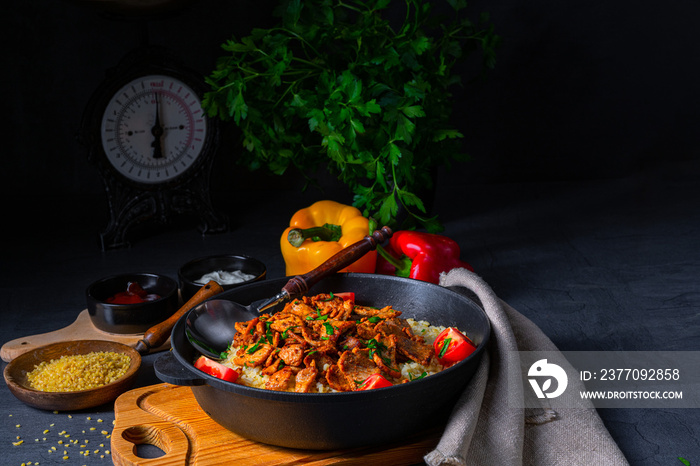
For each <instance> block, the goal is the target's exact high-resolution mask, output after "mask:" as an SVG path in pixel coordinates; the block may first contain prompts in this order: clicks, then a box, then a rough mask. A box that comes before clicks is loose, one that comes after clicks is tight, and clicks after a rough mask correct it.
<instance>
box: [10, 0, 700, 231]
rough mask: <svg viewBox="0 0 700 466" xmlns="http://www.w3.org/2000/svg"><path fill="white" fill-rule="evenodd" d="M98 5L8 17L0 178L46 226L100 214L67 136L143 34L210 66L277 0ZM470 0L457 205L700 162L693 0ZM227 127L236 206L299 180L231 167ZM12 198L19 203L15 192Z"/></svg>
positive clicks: (458, 103)
mask: <svg viewBox="0 0 700 466" xmlns="http://www.w3.org/2000/svg"><path fill="white" fill-rule="evenodd" d="M92 3H100V2H80V1H77V0H76V1H57V0H53V1H49V0H33V1H21V0H12V1H11V2H10V3H9V12H10V13H9V14H6V15H5V16H4V17H5V19H4V20H3V24H4V26H3V29H4V34H5V37H6V39H5V40H4V41H3V42H4V46H3V48H4V53H3V63H4V66H3V68H4V69H5V73H4V78H3V79H4V80H5V81H6V84H5V86H3V87H4V90H5V93H4V94H5V95H4V98H3V100H4V108H5V111H6V116H5V117H6V118H8V119H9V121H8V122H7V123H6V124H4V125H3V132H4V133H5V134H4V135H3V139H4V145H3V147H4V151H3V155H2V158H1V160H2V170H0V173H1V174H2V178H1V179H0V185H2V189H3V191H4V192H5V195H4V196H3V199H5V202H9V204H8V207H9V208H10V209H14V208H17V209H19V210H18V212H24V211H25V210H26V209H27V208H28V207H31V212H33V213H36V214H39V215H37V216H35V218H37V219H38V221H40V222H43V221H44V220H43V219H46V218H47V217H46V216H47V215H55V214H56V212H57V209H56V205H55V204H56V203H60V205H59V206H64V205H65V206H66V208H67V209H70V210H71V211H72V212H73V213H75V212H85V213H89V214H90V215H91V216H92V217H93V218H95V217H96V216H102V220H103V221H105V222H106V220H107V214H106V209H107V207H106V199H105V196H104V193H103V188H102V184H101V181H100V179H99V177H98V174H97V171H96V169H95V168H94V167H93V166H92V165H91V164H90V163H89V162H88V160H87V151H86V148H85V147H84V146H82V145H81V144H80V143H79V142H78V140H77V139H76V134H77V132H78V130H79V128H80V123H81V118H82V115H83V111H84V109H85V106H86V105H87V103H88V101H89V99H90V96H91V94H92V93H93V92H94V90H95V89H96V88H97V87H98V85H99V84H100V83H101V81H102V80H103V79H104V77H105V75H106V72H107V70H109V69H110V68H112V67H114V66H115V65H116V64H117V63H118V62H119V60H120V59H121V58H122V57H123V56H124V55H126V54H127V53H128V52H129V51H131V50H133V49H134V48H136V47H138V46H139V45H140V44H141V43H142V40H143V31H144V30H147V31H148V40H149V42H150V43H151V44H156V45H163V46H166V47H167V48H168V49H170V50H172V51H173V52H175V53H176V54H177V55H178V56H179V57H181V59H182V60H183V61H184V63H186V64H187V65H188V66H190V67H192V68H193V69H195V70H196V71H198V72H201V73H202V74H203V75H204V74H208V73H209V72H210V71H211V70H212V69H213V66H214V61H215V59H216V57H217V56H218V55H219V53H220V49H219V46H220V44H221V43H222V42H224V41H225V40H227V39H228V38H230V37H231V35H232V34H234V33H235V34H237V35H238V36H239V37H240V36H243V35H245V34H246V33H247V32H248V31H249V30H250V28H251V27H254V26H265V25H266V24H268V23H269V22H270V21H271V20H272V17H271V10H272V8H273V6H274V5H275V2H274V1H270V0H257V1H247V0H240V1H216V0H200V1H195V2H193V3H192V4H190V5H186V6H185V7H184V8H183V9H181V10H178V11H175V12H173V13H166V14H164V15H160V16H158V17H156V18H152V19H150V20H148V21H144V20H143V19H141V20H134V19H133V18H132V19H124V18H123V17H118V16H115V15H107V14H104V13H103V12H100V11H97V10H95V9H93V8H91V7H90V6H88V4H92ZM104 3H108V2H104ZM6 5H7V4H6ZM470 7H471V8H472V9H473V10H474V11H488V12H490V14H491V17H492V21H493V23H494V24H495V27H496V30H497V33H498V34H499V35H500V36H502V38H503V42H502V46H501V48H500V50H499V52H498V57H497V65H496V68H495V70H493V71H492V72H490V73H489V75H488V77H487V79H486V80H484V81H478V80H477V81H475V82H469V83H467V85H465V86H464V87H463V88H461V89H455V111H454V116H453V117H454V123H455V125H456V126H457V127H458V129H460V130H461V131H462V132H463V133H464V135H465V149H466V151H467V152H468V153H469V154H470V155H471V156H472V161H470V162H466V163H461V164H457V165H456V167H455V169H454V170H451V171H450V172H449V173H446V172H440V174H439V183H440V184H441V185H451V186H464V189H465V191H463V192H464V195H465V198H468V199H469V200H468V201H466V202H465V204H464V209H465V210H464V212H465V213H467V212H469V210H470V209H471V208H478V206H477V205H476V204H478V199H475V198H473V196H470V195H469V194H470V193H471V192H472V188H471V187H473V186H474V185H479V184H483V183H507V182H514V181H558V182H561V181H564V182H565V181H568V180H578V179H588V178H610V177H623V176H627V175H629V174H632V173H635V172H636V171H639V170H641V169H645V168H649V167H650V166H652V167H653V166H654V165H655V164H662V163H665V162H667V161H671V160H683V159H689V158H698V156H699V155H700V132H699V131H697V126H698V124H700V121H699V120H700V118H699V116H698V112H697V110H698V106H699V104H700V95H699V93H700V91H698V85H697V83H698V81H697V79H698V74H697V71H698V69H700V66H698V65H700V54H699V53H698V45H699V44H700V40H698V38H697V36H696V33H695V31H696V29H695V27H696V24H695V21H696V19H697V18H698V16H699V14H700V3H698V2H695V1H691V0H678V1H674V2H666V3H664V4H663V5H662V4H660V3H658V2H651V1H648V0H645V1H642V2H639V1H637V2H632V1H617V2H609V1H593V2H591V1H582V0H572V1H567V2H551V1H542V0H539V1H532V0H527V1H526V0H501V1H492V2H487V1H483V0H479V1H474V2H471V3H470ZM6 11H7V10H6ZM144 24H147V26H146V29H144V27H143V26H144ZM471 72H473V70H471V69H465V74H468V73H471ZM229 129H231V128H229ZM233 134H234V131H233V130H231V131H228V132H226V133H225V135H224V136H225V137H224V139H223V141H222V146H221V150H220V151H219V156H218V159H217V162H216V166H215V167H214V176H213V186H212V189H213V191H214V200H215V202H216V203H218V205H219V206H220V208H221V209H224V210H227V211H228V213H233V214H234V215H235V209H236V202H235V201H234V202H232V201H231V200H232V199H235V198H237V196H238V195H239V194H240V193H241V192H245V191H249V190H259V189H264V190H269V189H278V188H287V187H289V186H292V187H294V186H295V182H296V181H295V180H294V179H293V177H292V176H286V177H283V178H279V177H266V176H263V175H261V174H254V175H251V174H250V173H248V172H247V170H245V169H243V168H240V167H237V166H236V165H235V163H234V161H235V157H236V153H237V151H238V146H237V145H236V141H235V139H234V136H233ZM17 193H21V196H22V198H23V199H24V200H23V201H22V202H21V203H18V202H17V201H11V199H15V197H14V196H13V195H14V194H17ZM341 200H344V199H341ZM348 200H349V198H348ZM59 210H60V209H59ZM452 213H454V212H449V214H448V215H450V214H452ZM461 213H462V211H460V212H459V213H458V214H461Z"/></svg>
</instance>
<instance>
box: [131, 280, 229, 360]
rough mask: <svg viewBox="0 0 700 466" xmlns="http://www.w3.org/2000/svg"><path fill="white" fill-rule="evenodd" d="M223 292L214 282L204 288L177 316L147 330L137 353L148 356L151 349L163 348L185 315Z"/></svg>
mask: <svg viewBox="0 0 700 466" xmlns="http://www.w3.org/2000/svg"><path fill="white" fill-rule="evenodd" d="M222 291H224V289H223V288H222V287H221V285H219V284H218V283H216V282H215V281H214V280H211V281H210V282H209V283H207V284H206V285H204V286H202V287H201V288H200V289H199V290H198V291H197V292H196V293H195V294H194V296H192V297H191V298H190V299H189V301H187V302H186V303H185V304H184V305H183V306H182V307H181V308H180V309H179V310H178V311H177V312H176V313H175V314H173V315H171V316H170V317H168V318H167V320H164V321H163V322H161V323H159V324H156V325H154V326H153V327H151V328H149V329H148V330H146V332H145V333H144V334H143V338H142V339H141V340H140V341H139V342H138V343H137V344H136V351H138V352H139V353H141V354H148V353H149V352H150V351H151V349H153V348H157V347H159V346H161V345H162V344H163V343H165V342H166V340H167V339H168V337H169V336H170V331H171V330H172V329H173V327H174V326H175V323H176V322H177V321H178V320H179V319H180V317H182V316H183V315H185V313H186V312H187V311H189V310H190V309H192V308H193V307H195V306H197V305H198V304H200V303H202V302H204V301H206V300H207V299H209V298H211V297H212V296H216V295H217V294H219V293H221V292H222Z"/></svg>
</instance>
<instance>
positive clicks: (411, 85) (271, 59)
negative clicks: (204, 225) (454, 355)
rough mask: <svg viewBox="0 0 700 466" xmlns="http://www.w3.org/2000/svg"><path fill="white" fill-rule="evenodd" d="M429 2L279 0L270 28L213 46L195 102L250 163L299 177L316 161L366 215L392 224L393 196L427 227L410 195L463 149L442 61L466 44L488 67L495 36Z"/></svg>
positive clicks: (457, 10)
mask: <svg viewBox="0 0 700 466" xmlns="http://www.w3.org/2000/svg"><path fill="white" fill-rule="evenodd" d="M432 3H433V2H431V1H429V0H426V1H421V0H404V1H402V2H392V1H391V0H367V1H359V0H358V1H353V0H339V1H337V0H303V1H301V0H282V1H280V4H279V6H278V8H277V9H276V12H275V15H276V16H278V17H279V18H280V22H279V24H278V25H277V26H275V27H272V28H269V29H254V30H252V32H251V34H250V35H249V36H247V37H243V38H241V39H240V40H239V39H236V38H233V39H231V40H229V41H227V42H226V43H224V44H223V45H222V48H223V50H224V51H225V52H226V54H225V55H224V56H222V57H220V58H219V60H218V61H217V65H216V68H215V70H214V71H213V72H212V73H211V75H210V76H209V77H208V78H207V82H208V84H209V86H210V89H211V90H210V91H209V92H207V93H206V94H205V96H204V107H205V109H206V110H207V112H208V114H209V116H211V117H217V116H218V117H219V118H221V119H222V120H224V121H228V120H231V119H232V120H233V121H234V122H235V124H236V125H237V126H238V127H239V128H240V129H241V131H242V144H243V147H244V148H245V150H244V151H242V155H241V159H240V160H239V162H241V163H244V164H246V165H247V166H248V167H249V168H250V169H251V170H255V169H259V168H266V169H268V170H269V171H271V172H272V173H274V174H283V173H284V172H285V171H287V170H288V169H289V168H290V167H295V168H296V169H298V170H299V171H300V173H301V174H302V175H303V176H304V177H305V178H306V179H307V182H308V181H313V179H312V176H311V174H312V173H315V172H316V170H317V169H318V168H319V167H327V168H328V170H329V171H330V172H331V173H332V174H334V175H337V177H338V179H339V180H340V181H341V182H343V183H344V184H345V185H347V186H348V188H349V189H350V190H351V192H352V193H353V195H354V198H353V199H354V200H353V204H354V205H355V206H356V207H358V208H359V209H360V210H361V211H362V212H363V214H364V215H365V216H373V217H374V218H376V219H377V221H378V222H379V223H380V224H382V225H393V226H395V227H396V226H397V225H395V222H396V217H397V213H398V210H399V204H401V205H403V207H404V209H405V210H406V211H407V212H408V213H409V214H410V216H409V219H411V220H412V225H416V224H419V225H422V226H424V227H426V228H427V229H428V230H429V231H438V230H439V228H440V224H439V222H438V221H437V219H436V218H435V217H433V218H429V217H428V215H427V213H426V208H425V206H424V203H423V200H422V199H421V198H420V196H419V195H418V194H416V193H417V192H421V191H423V190H426V189H430V188H431V187H432V183H433V179H432V176H431V171H433V169H434V168H435V167H437V166H440V165H449V162H450V160H462V159H464V158H465V157H464V155H463V154H461V146H460V143H459V141H458V139H459V138H461V137H462V134H460V133H459V131H457V130H455V129H454V128H452V127H451V126H450V124H449V120H450V113H451V110H452V101H451V93H450V91H449V89H450V88H451V87H452V86H453V85H456V84H458V83H459V82H460V78H459V77H458V76H456V75H455V74H454V73H453V72H452V70H453V67H454V65H455V64H456V63H457V62H458V60H461V59H463V58H465V57H466V56H467V55H469V54H470V53H471V52H474V51H477V50H480V51H481V54H482V56H483V59H484V63H485V65H486V66H487V67H492V66H493V64H494V61H495V48H496V45H497V42H498V36H497V35H495V34H494V32H493V28H492V26H491V25H490V24H488V17H487V16H486V15H482V17H481V18H480V20H479V22H478V23H477V24H474V23H472V22H471V21H470V20H469V19H468V18H466V17H463V16H464V15H463V11H464V8H465V6H466V4H465V2H463V1H458V0H448V1H447V2H446V3H448V4H449V7H450V8H451V9H452V10H453V11H450V12H449V14H446V15H440V14H437V13H434V11H433V5H432ZM389 13H393V14H394V18H393V19H394V21H393V22H392V21H390V19H391V18H389V19H388V18H387V17H388V16H391V15H390V14H389ZM397 17H398V20H396V18H397ZM394 23H398V24H394Z"/></svg>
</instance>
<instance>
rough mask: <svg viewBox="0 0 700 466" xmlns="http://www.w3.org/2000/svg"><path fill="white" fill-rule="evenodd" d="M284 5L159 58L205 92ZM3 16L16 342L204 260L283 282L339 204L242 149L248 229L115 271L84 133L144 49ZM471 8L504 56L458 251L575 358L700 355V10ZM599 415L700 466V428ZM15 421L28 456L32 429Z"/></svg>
mask: <svg viewBox="0 0 700 466" xmlns="http://www.w3.org/2000/svg"><path fill="white" fill-rule="evenodd" d="M274 4H275V2H274V1H270V0H256V1H244V0H240V1H215V0H200V1H197V2H194V3H193V4H192V5H191V6H189V7H188V8H186V9H184V10H182V11H179V12H177V14H173V15H169V16H166V17H163V18H160V19H153V20H151V21H149V22H148V33H149V34H148V37H149V40H150V43H152V44H156V45H163V46H166V47H168V48H169V49H170V50H172V51H173V52H175V53H176V54H178V55H179V56H180V57H181V59H182V60H183V61H184V62H185V63H186V64H188V65H189V66H190V67H192V68H194V69H196V70H198V71H199V72H201V73H202V74H208V73H209V72H210V71H211V69H212V68H213V66H214V61H215V59H216V57H217V56H218V55H219V50H220V49H219V45H220V44H221V43H222V42H224V41H225V40H227V39H228V38H229V37H230V36H231V35H232V34H233V33H236V34H237V35H239V36H240V35H245V34H246V32H247V31H248V30H249V29H250V28H251V27H253V26H263V27H264V26H266V25H267V24H268V22H269V21H270V20H271V16H270V11H271V9H272V7H273V6H274ZM3 5H4V7H5V10H4V12H3V16H2V27H0V34H1V37H0V38H1V42H0V43H2V50H3V54H2V62H0V63H2V69H3V70H4V73H3V81H2V83H3V86H2V90H3V94H2V99H3V100H2V103H3V105H2V109H3V110H4V115H3V124H2V125H1V127H2V136H3V144H2V149H1V152H0V160H1V163H2V165H1V166H0V186H1V188H0V189H2V192H1V193H0V194H2V200H3V201H2V202H3V203H2V214H3V217H2V219H3V223H2V230H3V231H2V233H3V236H4V239H5V238H7V236H5V235H7V234H8V233H9V234H10V237H11V238H10V239H11V240H7V239H5V241H4V242H3V246H2V249H0V251H1V253H0V265H1V266H2V269H0V271H1V272H5V274H4V275H2V274H0V275H2V278H0V282H2V288H1V289H0V313H1V314H2V317H3V324H2V325H1V326H0V330H2V335H3V338H4V340H3V342H4V341H7V340H10V339H12V338H17V337H20V336H22V335H32V334H36V333H38V332H43V331H49V330H54V329H57V328H63V327H65V326H67V325H68V324H70V323H71V322H73V320H74V319H75V315H76V311H77V310H80V309H83V308H84V305H85V304H84V289H85V287H86V286H87V285H88V284H89V283H91V282H92V281H94V280H95V279H97V278H101V277H103V276H109V275H113V274H115V273H118V272H133V271H135V269H141V268H142V270H148V271H155V272H159V273H164V274H166V275H169V276H173V277H174V276H175V275H174V274H175V271H176V270H177V268H178V267H179V266H180V265H182V264H184V263H185V262H186V261H188V260H190V259H193V258H195V257H200V256H204V255H210V254H219V253H231V252H234V253H245V254H249V255H252V256H253V257H256V258H258V259H261V260H262V261H263V262H264V263H266V264H267V265H268V271H269V275H268V276H269V277H274V278H277V277H279V276H281V275H282V274H283V270H284V268H283V267H284V262H283V260H282V257H281V254H280V251H279V248H278V247H277V244H278V243H277V242H278V241H279V234H280V231H281V229H282V226H283V225H285V222H286V221H287V220H288V219H289V217H290V216H291V215H292V213H293V211H294V210H296V209H297V208H301V207H303V206H305V205H308V204H305V202H306V201H309V200H311V199H313V200H318V199H321V198H324V197H325V195H323V194H318V193H309V194H308V195H306V196H305V197H304V196H301V195H294V196H290V195H289V188H296V187H297V186H298V184H299V183H298V180H296V179H294V178H293V177H292V176H287V177H284V178H278V177H275V178H273V177H265V176H263V175H261V174H255V175H251V174H249V173H248V172H247V171H246V170H243V169H236V167H235V165H234V161H235V158H236V154H237V152H238V148H237V146H236V145H235V141H234V138H233V132H231V133H227V137H225V138H224V140H223V141H222V147H221V150H220V153H219V154H218V159H217V161H216V166H215V167H214V179H213V190H214V195H215V196H214V197H215V202H216V204H217V206H218V207H220V208H221V209H222V210H224V211H225V212H226V213H227V214H228V215H229V216H230V217H231V218H232V219H233V220H234V221H235V220H240V221H241V222H242V223H244V226H245V228H238V229H233V230H232V231H231V232H229V233H227V234H223V235H212V236H208V237H201V235H199V234H198V233H197V232H196V230H194V228H193V226H192V225H189V226H188V225H184V229H183V230H182V231H172V232H164V233H163V234H161V235H154V236H151V237H149V238H146V239H144V240H143V241H137V242H134V245H133V247H132V248H125V249H120V250H115V251H109V252H106V253H102V252H101V251H100V248H99V232H100V230H101V229H102V228H104V226H105V225H106V222H107V219H108V215H107V202H106V197H105V194H104V190H103V187H102V184H101V181H100V179H99V176H98V174H97V170H96V169H95V168H94V167H93V166H92V165H91V164H90V163H89V162H88V160H87V150H86V148H85V147H83V146H81V144H80V143H79V142H78V141H77V139H76V134H77V132H78V130H79V128H80V124H81V118H82V116H83V111H84V109H85V107H86V105H87V103H88V101H89V99H90V97H91V95H92V94H93V92H94V91H95V89H96V88H97V87H98V86H99V85H100V83H101V82H102V80H103V79H104V78H105V76H106V73H107V71H108V70H109V69H110V68H112V67H114V66H115V65H116V64H117V63H118V62H119V60H120V59H121V58H122V57H124V56H125V55H126V54H127V53H128V52H130V51H132V50H133V49H134V48H136V47H137V46H138V45H139V44H140V43H141V40H142V28H141V27H140V25H139V23H138V22H134V21H127V20H123V19H118V18H115V17H109V16H105V15H104V14H101V13H99V12H97V11H95V10H93V9H91V8H89V7H87V6H86V5H85V4H83V3H78V0H74V1H67V0H52V1H51V0H31V1H30V0H10V1H9V2H5V3H4V4H3ZM470 5H471V8H473V10H474V11H489V12H490V13H491V16H492V20H493V22H494V24H495V26H496V30H497V32H498V34H500V35H501V36H502V37H503V44H502V47H501V49H500V51H499V53H498V58H497V65H496V69H495V70H493V71H492V72H491V73H489V75H488V77H487V79H486V80H485V81H476V82H471V83H469V84H468V85H467V86H465V87H464V88H463V89H457V90H455V111H454V122H455V125H456V126H457V127H458V128H459V129H460V130H461V131H462V132H463V133H464V135H465V149H466V150H467V151H468V152H469V153H470V154H471V155H472V158H473V160H472V161H471V162H467V163H463V164H459V165H456V166H455V169H453V170H452V171H444V170H443V171H441V172H440V173H439V177H438V192H437V200H438V201H440V202H438V203H437V206H438V209H439V214H440V217H441V219H443V220H444V221H445V224H446V234H447V235H448V236H450V237H453V238H455V239H456V240H457V241H458V242H459V244H460V246H461V248H462V258H463V259H464V260H467V261H469V262H470V263H472V264H473V265H474V267H475V270H477V273H479V274H480V275H481V276H482V277H483V278H484V279H485V280H486V281H487V282H488V283H489V284H490V285H491V286H492V287H493V289H494V291H495V292H496V293H497V294H498V296H499V297H500V298H501V299H503V300H504V301H506V302H508V303H509V304H510V305H512V306H513V307H514V308H515V309H517V310H519V311H520V312H522V313H523V314H524V315H526V316H527V317H528V318H530V319H532V320H533V322H535V323H536V324H537V325H538V326H539V327H540V328H542V329H543V331H544V332H545V333H546V334H547V336H549V337H550V338H551V339H552V341H553V342H554V343H555V344H556V345H557V346H558V347H559V348H560V349H562V350H590V349H595V350H640V351H641V350H688V351H696V350H697V349H698V344H699V343H698V342H700V336H699V335H698V325H697V313H698V309H700V293H699V292H698V291H697V290H698V286H697V285H698V283H699V282H700V278H699V277H700V267H699V264H700V256H699V252H698V247H697V243H698V231H700V226H699V225H700V215H699V213H700V212H699V211H698V209H697V206H698V205H699V204H698V199H699V197H698V194H700V190H698V188H697V181H698V178H700V176H698V174H700V163H698V162H700V131H698V130H697V127H698V124H699V121H698V120H699V119H700V117H699V114H698V108H699V107H700V106H699V104H700V95H699V94H700V91H699V90H698V75H699V73H698V71H699V70H700V66H699V65H700V54H699V53H698V48H699V45H700V38H698V36H697V24H696V23H697V18H699V17H700V2H697V1H696V0H676V1H672V2H652V1H650V0H641V1H635V2H632V1H629V0H627V1H616V2H615V1H613V2H611V1H607V0H588V1H583V0H568V1H564V2H555V1H543V0H500V1H498V0H492V1H486V0H475V1H473V2H471V3H470ZM464 71H465V74H468V73H469V74H471V73H473V70H471V69H465V70H464ZM327 181H328V180H327ZM328 185H330V186H331V187H332V183H330V181H328ZM283 196H284V197H283ZM339 196H342V195H339ZM333 198H335V197H333ZM336 199H337V200H342V199H340V198H336ZM285 209H288V210H285ZM252 235H254V237H251V236H252ZM12 240H14V241H12ZM91 241H93V243H91ZM27 316H31V317H32V318H28V317H27ZM151 364H152V359H151ZM148 373H149V372H148V371H144V374H148ZM150 374H152V371H150ZM150 383H155V382H154V381H151V382H150ZM5 393H7V392H5ZM19 404H20V402H19V401H17V400H15V399H14V398H12V397H11V396H10V395H9V393H8V394H6V395H3V396H0V405H1V406H0V410H2V408H3V407H4V406H8V407H11V408H12V409H13V410H15V413H29V418H28V419H27V420H26V421H25V420H23V421H22V424H23V426H24V425H25V424H26V425H27V426H30V425H32V424H33V425H34V426H35V427H37V428H38V426H42V427H41V429H42V430H43V428H44V427H43V426H45V425H46V422H45V418H44V416H43V413H40V412H34V411H31V410H30V409H29V408H28V407H24V408H25V409H24V410H21V409H20V408H18V405H19ZM600 414H601V417H602V418H603V420H604V421H605V424H606V426H607V427H608V428H609V429H610V431H611V433H612V435H613V437H614V439H615V440H616V441H617V442H618V443H619V445H620V447H621V449H622V450H623V452H624V453H625V455H626V456H627V457H628V458H629V459H630V463H631V464H633V465H635V466H636V465H638V464H640V465H641V464H643V465H646V464H650V465H662V464H663V465H667V464H680V462H677V457H678V456H684V457H686V458H687V459H689V460H690V461H691V463H692V464H697V463H698V458H700V455H699V454H698V453H697V452H698V451H700V450H699V449H700V445H698V440H697V439H698V438H700V434H699V433H698V427H697V426H700V423H699V422H697V419H698V410H685V409H682V410H661V409H654V410H601V411H600ZM103 415H104V414H103ZM6 419H8V418H6ZM30 420H31V421H30ZM5 422H7V423H8V424H7V425H8V426H9V425H10V424H9V423H10V422H11V423H12V425H11V429H5V430H3V428H2V427H1V426H0V434H2V435H5V434H7V435H8V437H7V438H6V439H7V441H8V443H9V440H10V437H9V433H10V432H13V433H14V430H12V429H14V424H15V421H12V418H9V419H8V420H7V421H5ZM13 435H14V434H13ZM12 441H14V436H13V437H12ZM25 446H27V445H25ZM22 451H23V450H13V452H14V455H15V456H14V457H15V458H17V457H19V455H23V453H21V452H22ZM24 460H25V457H24V456H22V459H21V460H19V459H18V463H19V462H20V461H24Z"/></svg>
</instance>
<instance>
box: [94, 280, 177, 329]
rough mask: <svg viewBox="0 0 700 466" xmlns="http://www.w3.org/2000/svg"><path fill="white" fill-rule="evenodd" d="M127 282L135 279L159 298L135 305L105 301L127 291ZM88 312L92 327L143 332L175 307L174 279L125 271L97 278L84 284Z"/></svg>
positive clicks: (167, 315) (173, 311) (175, 291)
mask: <svg viewBox="0 0 700 466" xmlns="http://www.w3.org/2000/svg"><path fill="white" fill-rule="evenodd" d="M129 282H136V283H138V284H139V285H141V288H143V289H144V290H145V291H147V292H148V293H153V294H157V295H159V296H160V298H159V299H156V300H153V301H146V302H143V303H134V304H113V303H107V302H106V300H107V299H108V298H109V297H111V296H114V295H115V294H117V293H119V292H122V291H126V287H127V285H128V283H129ZM85 295H86V298H87V307H88V313H89V314H90V320H92V323H93V325H94V326H95V327H97V328H98V329H100V330H104V331H105V332H109V333H121V334H137V333H144V332H145V331H146V330H148V329H149V328H151V327H153V326H154V325H155V324H158V323H160V322H163V321H164V320H166V319H167V318H168V317H170V316H171V315H173V314H174V313H175V312H176V311H177V310H178V295H177V282H176V281H175V280H173V279H172V278H170V277H166V276H165V275H158V274H154V273H127V274H123V275H115V276H112V277H107V278H103V279H101V280H98V281H96V282H94V283H93V284H91V285H90V286H88V287H87V290H86V291H85Z"/></svg>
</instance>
